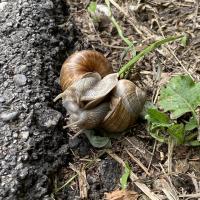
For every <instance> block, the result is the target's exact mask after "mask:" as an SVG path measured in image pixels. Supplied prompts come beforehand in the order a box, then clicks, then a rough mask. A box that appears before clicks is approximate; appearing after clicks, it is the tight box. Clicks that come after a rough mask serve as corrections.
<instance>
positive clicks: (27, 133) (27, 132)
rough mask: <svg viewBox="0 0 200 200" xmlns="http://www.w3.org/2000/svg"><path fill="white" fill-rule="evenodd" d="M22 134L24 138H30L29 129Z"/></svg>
mask: <svg viewBox="0 0 200 200" xmlns="http://www.w3.org/2000/svg"><path fill="white" fill-rule="evenodd" d="M21 136H22V138H23V139H24V140H27V139H28V138H29V131H22V132H21Z"/></svg>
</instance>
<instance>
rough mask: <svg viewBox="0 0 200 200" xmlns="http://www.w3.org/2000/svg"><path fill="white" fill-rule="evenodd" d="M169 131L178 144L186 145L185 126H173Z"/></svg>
mask: <svg viewBox="0 0 200 200" xmlns="http://www.w3.org/2000/svg"><path fill="white" fill-rule="evenodd" d="M167 131H168V133H169V134H170V135H171V136H172V137H173V138H174V139H175V140H176V142H177V144H183V143H184V138H185V129H184V125H183V124H173V125H171V126H170V127H169V128H168V130H167Z"/></svg>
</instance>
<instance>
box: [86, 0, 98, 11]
mask: <svg viewBox="0 0 200 200" xmlns="http://www.w3.org/2000/svg"><path fill="white" fill-rule="evenodd" d="M96 8H97V3H96V2H94V1H91V2H90V5H89V6H88V8H87V10H88V12H90V13H94V12H95V11H96Z"/></svg>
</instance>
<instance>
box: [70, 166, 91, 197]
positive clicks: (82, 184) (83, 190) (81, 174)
mask: <svg viewBox="0 0 200 200" xmlns="http://www.w3.org/2000/svg"><path fill="white" fill-rule="evenodd" d="M70 168H71V169H72V170H74V171H75V172H76V173H77V175H78V182H79V190H80V198H81V199H87V197H88V182H87V179H86V172H85V169H84V167H83V166H81V167H80V169H77V168H76V167H75V166H74V165H72V164H70Z"/></svg>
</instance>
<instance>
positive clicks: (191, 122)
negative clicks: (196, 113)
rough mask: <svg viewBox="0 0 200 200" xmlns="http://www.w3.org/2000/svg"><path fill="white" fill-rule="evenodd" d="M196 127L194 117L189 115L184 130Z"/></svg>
mask: <svg viewBox="0 0 200 200" xmlns="http://www.w3.org/2000/svg"><path fill="white" fill-rule="evenodd" d="M197 127H198V124H197V120H196V119H195V118H194V117H191V118H190V120H189V122H187V124H186V125H185V130H186V131H191V130H193V129H195V128H197Z"/></svg>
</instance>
